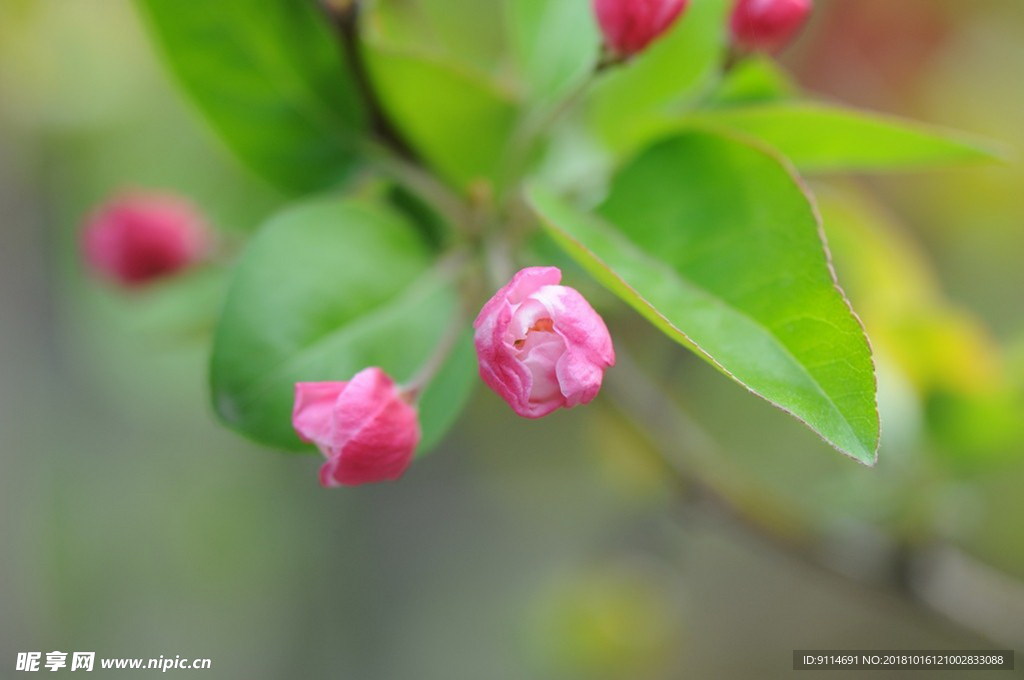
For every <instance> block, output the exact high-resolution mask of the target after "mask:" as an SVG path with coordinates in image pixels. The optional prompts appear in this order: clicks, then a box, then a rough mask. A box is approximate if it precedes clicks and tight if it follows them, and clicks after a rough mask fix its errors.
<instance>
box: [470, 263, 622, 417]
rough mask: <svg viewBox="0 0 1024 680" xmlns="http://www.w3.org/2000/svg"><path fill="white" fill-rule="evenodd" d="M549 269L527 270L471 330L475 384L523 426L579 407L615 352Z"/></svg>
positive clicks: (586, 307)
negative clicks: (524, 420)
mask: <svg viewBox="0 0 1024 680" xmlns="http://www.w3.org/2000/svg"><path fill="white" fill-rule="evenodd" d="M561 280H562V272H561V271H559V270H558V268H556V267H529V268H527V269H523V270H522V271H520V272H519V273H518V274H516V275H515V276H514V277H513V278H512V281H510V282H509V284H508V285H506V286H505V287H504V288H502V289H501V290H499V291H498V292H497V293H496V294H495V295H494V297H492V298H491V299H490V301H489V302H488V303H487V304H486V305H484V308H483V309H482V310H481V311H480V315H479V316H478V317H477V319H476V321H475V322H474V324H473V327H474V328H475V329H476V335H475V343H476V350H477V358H478V359H479V362H480V377H481V378H483V380H484V382H485V383H487V385H488V386H489V387H490V388H491V389H493V390H494V391H495V392H497V393H498V395H500V396H501V397H502V398H503V399H504V400H505V401H507V402H508V404H509V406H511V407H512V410H513V411H515V412H516V413H518V414H519V415H521V416H523V417H524V418H540V417H542V416H546V415H547V414H549V413H551V412H552V411H554V410H556V409H558V408H563V407H565V408H571V407H573V406H576V405H577V404H586V403H587V402H589V401H590V400H591V399H593V398H594V397H595V396H596V395H597V392H598V390H600V389H601V381H602V379H603V377H604V371H605V369H606V368H608V367H609V366H612V365H614V364H615V350H614V349H613V348H612V339H611V336H610V335H609V334H608V328H607V327H606V326H605V324H604V321H603V320H602V319H601V317H600V316H599V315H598V313H597V312H595V311H594V309H593V307H591V306H590V304H589V303H588V302H587V301H586V300H585V299H584V298H583V296H582V295H580V294H579V292H578V291H576V290H574V289H572V288H569V287H567V286H560V285H558V283H559V282H560V281H561Z"/></svg>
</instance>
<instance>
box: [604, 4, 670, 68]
mask: <svg viewBox="0 0 1024 680" xmlns="http://www.w3.org/2000/svg"><path fill="white" fill-rule="evenodd" d="M593 2H594V13H595V14H596V15H597V23H598V24H599V25H600V26H601V32H602V33H604V40H605V44H606V45H607V46H608V49H610V50H611V51H612V52H614V53H615V54H617V55H619V56H623V57H628V56H630V55H633V54H636V53H638V52H641V51H643V49H644V48H645V47H647V46H648V45H649V44H650V43H651V41H652V40H654V39H655V38H657V37H658V36H660V35H661V34H662V33H664V32H665V31H667V30H668V29H669V28H670V27H671V26H672V24H673V23H675V21H676V19H678V18H679V15H680V14H682V13H683V10H685V9H686V6H687V5H688V4H689V0H593Z"/></svg>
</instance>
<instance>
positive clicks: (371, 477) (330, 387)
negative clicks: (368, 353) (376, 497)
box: [292, 367, 420, 486]
mask: <svg viewBox="0 0 1024 680" xmlns="http://www.w3.org/2000/svg"><path fill="white" fill-rule="evenodd" d="M292 427H294V428H295V431H296V432H298V434H299V437H300V438H301V439H302V440H303V441H307V442H311V443H313V444H316V446H317V448H319V449H320V452H321V453H323V454H324V456H326V457H327V462H326V463H324V464H323V466H322V467H321V468H320V483H321V484H322V485H324V486H340V485H346V486H355V485H358V484H367V483H370V482H382V481H385V480H395V479H398V478H399V477H401V476H402V473H404V472H405V469H406V468H407V467H409V464H410V463H411V462H412V458H413V454H414V453H415V452H416V446H417V445H418V444H419V442H420V424H419V420H418V418H417V416H416V408H415V407H414V406H412V405H411V404H409V402H407V401H406V400H405V399H404V398H403V395H402V393H401V392H400V391H399V390H398V388H397V387H396V386H395V383H394V381H393V380H392V379H391V378H390V377H389V376H388V374H387V373H385V372H384V371H382V370H381V369H379V368H376V367H372V368H364V369H363V370H362V371H359V373H356V375H355V377H353V378H352V379H351V380H349V381H347V382H310V383H296V384H295V405H294V407H293V409H292Z"/></svg>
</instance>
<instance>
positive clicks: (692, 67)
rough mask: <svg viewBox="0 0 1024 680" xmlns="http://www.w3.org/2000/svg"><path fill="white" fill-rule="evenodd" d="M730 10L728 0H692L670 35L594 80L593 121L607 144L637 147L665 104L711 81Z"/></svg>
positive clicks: (618, 147)
mask: <svg viewBox="0 0 1024 680" xmlns="http://www.w3.org/2000/svg"><path fill="white" fill-rule="evenodd" d="M727 10H728V6H727V3H726V2H725V0H694V2H692V3H691V6H690V7H689V8H688V9H687V10H686V12H684V14H683V15H682V17H681V18H680V19H679V21H678V22H677V23H676V24H675V26H673V28H672V29H671V30H670V31H669V33H668V34H667V35H665V36H663V37H661V38H659V39H658V40H657V41H656V42H654V43H652V45H651V46H650V47H649V48H648V49H647V50H645V51H644V52H643V53H642V54H639V55H637V56H636V57H634V58H633V60H631V61H630V62H629V63H626V64H623V65H621V66H617V67H615V68H613V69H611V70H609V71H608V72H607V73H606V74H604V75H603V76H602V77H601V79H600V80H599V81H598V82H597V83H596V84H595V87H594V92H593V94H592V96H591V110H590V119H591V124H592V125H593V127H594V130H595V131H596V132H597V134H598V136H599V137H600V138H601V139H602V140H603V141H604V142H605V143H606V144H608V146H609V148H611V149H612V150H613V151H618V152H623V151H626V150H629V149H635V148H637V143H638V140H645V139H649V138H650V137H649V136H648V129H649V126H650V125H652V124H657V123H658V122H659V121H660V120H661V115H662V114H663V113H664V112H665V111H666V110H668V109H669V108H670V107H671V106H672V105H673V104H677V103H679V102H681V101H683V100H685V99H687V98H688V97H692V96H693V95H694V94H695V93H696V92H697V91H698V90H700V89H701V88H702V87H706V86H707V85H709V83H710V82H711V80H710V79H711V78H712V77H713V76H714V74H715V72H716V70H717V69H718V67H719V60H720V59H721V58H722V54H723V53H724V49H725V33H724V29H723V26H725V19H726V12H727Z"/></svg>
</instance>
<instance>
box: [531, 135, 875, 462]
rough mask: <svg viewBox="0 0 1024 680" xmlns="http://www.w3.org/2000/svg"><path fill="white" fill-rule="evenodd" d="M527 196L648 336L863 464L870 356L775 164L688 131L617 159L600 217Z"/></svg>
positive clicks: (801, 205) (799, 199)
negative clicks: (649, 329) (623, 162)
mask: <svg viewBox="0 0 1024 680" xmlns="http://www.w3.org/2000/svg"><path fill="white" fill-rule="evenodd" d="M531 194H532V201H533V203H534V205H535V206H536V208H537V209H538V210H539V211H540V213H541V214H542V215H543V217H544V220H545V223H546V227H547V228H548V230H549V231H550V232H551V234H552V235H553V237H554V238H555V239H556V240H557V241H558V242H559V243H560V244H561V245H562V246H563V247H564V248H566V249H567V250H568V251H569V252H570V254H572V255H573V256H574V257H575V258H576V259H577V260H578V261H579V262H580V263H581V264H583V265H584V267H586V268H587V270H588V271H590V272H591V274H593V275H594V276H596V277H597V278H598V279H599V280H600V281H601V282H602V283H603V284H604V285H605V286H607V287H608V288H609V289H610V290H612V291H613V292H615V293H616V294H617V295H619V296H620V297H621V298H622V299H623V300H625V301H626V302H628V303H629V304H630V305H632V306H633V307H635V308H636V309H637V310H638V311H640V313H641V314H643V315H644V316H645V317H647V318H648V319H649V320H650V321H651V322H652V323H654V324H655V325H656V326H657V327H658V328H660V329H661V330H662V331H664V332H665V333H666V334H667V335H669V336H670V337H672V338H673V339H675V340H676V341H678V342H680V343H681V344H683V345H685V346H687V347H690V348H691V349H693V350H694V351H695V352H697V354H699V355H700V356H702V357H703V358H705V359H706V360H707V361H709V362H711V363H712V364H713V365H715V366H716V367H717V368H719V370H721V371H722V372H723V373H725V374H726V375H728V376H729V377H731V378H733V379H734V380H736V381H737V382H739V383H740V384H742V385H744V386H746V387H747V388H748V389H749V390H751V391H752V392H754V393H755V394H758V395H760V396H762V397H764V398H765V399H767V400H768V401H770V402H771V403H773V404H775V405H776V406H778V407H779V408H781V409H783V410H785V411H787V412H789V413H791V414H793V415H794V416H795V417H797V418H798V419H800V420H802V421H803V422H805V423H807V424H808V425H809V426H810V427H811V429H813V430H814V431H815V432H817V433H818V434H820V435H821V436H822V437H823V438H824V439H825V440H826V441H828V442H829V443H830V444H832V445H833V446H835V447H836V448H837V449H839V450H840V451H842V452H843V453H846V454H848V455H850V456H852V457H854V458H856V459H857V460H859V461H861V462H864V463H867V464H871V463H873V462H874V460H875V452H876V450H877V447H878V412H877V408H876V405H875V391H876V388H875V376H874V368H873V366H872V361H871V352H870V349H869V347H868V343H867V340H866V338H865V337H864V332H863V330H862V328H861V327H860V324H859V323H858V322H857V320H856V319H855V318H854V316H853V315H852V313H851V311H850V308H849V306H848V304H847V303H846V300H845V299H844V298H843V295H842V293H841V291H840V290H839V289H838V287H837V285H836V282H835V279H834V278H833V275H832V272H831V270H830V268H829V266H828V261H827V258H826V253H825V250H824V248H823V245H822V241H821V237H820V233H819V224H818V220H817V217H816V215H815V212H814V209H813V207H812V205H811V204H810V202H809V201H808V197H807V195H806V194H805V193H804V192H803V191H802V189H801V188H800V185H799V184H798V183H797V181H796V180H795V179H794V177H793V176H792V175H791V174H790V173H789V172H788V171H787V170H786V168H785V166H784V165H783V164H782V163H780V162H779V160H778V158H776V157H775V156H773V155H771V154H769V153H766V152H765V151H763V150H760V149H758V148H755V147H752V146H749V145H747V144H745V143H743V142H740V141H738V140H735V139H730V138H727V137H723V136H719V135H714V134H708V133H689V134H683V135H680V136H677V137H673V138H670V139H668V140H665V141H663V142H662V143H660V144H658V145H656V146H655V147H653V148H651V149H649V150H648V151H646V152H645V153H643V154H641V155H640V156H639V157H638V158H637V159H635V160H634V161H632V162H631V163H629V164H628V165H627V166H626V168H625V169H624V170H622V171H621V172H620V173H619V174H618V175H617V176H616V177H615V178H614V179H613V181H612V188H611V192H610V195H609V197H608V199H607V201H606V202H605V203H604V204H603V205H602V206H601V207H600V208H599V210H598V213H599V215H600V217H594V216H590V215H587V214H585V213H583V212H580V211H578V210H575V209H574V208H572V207H570V206H569V205H567V204H566V203H564V202H562V201H560V200H559V199H557V198H556V197H555V196H553V195H552V194H550V193H549V192H547V191H545V190H543V189H541V188H540V187H534V189H533V191H532V192H531ZM613 225H614V226H613Z"/></svg>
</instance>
